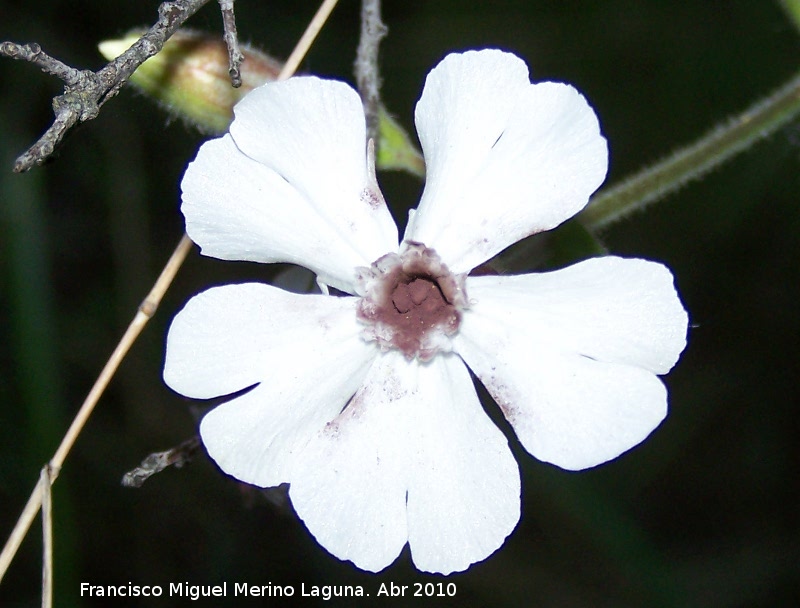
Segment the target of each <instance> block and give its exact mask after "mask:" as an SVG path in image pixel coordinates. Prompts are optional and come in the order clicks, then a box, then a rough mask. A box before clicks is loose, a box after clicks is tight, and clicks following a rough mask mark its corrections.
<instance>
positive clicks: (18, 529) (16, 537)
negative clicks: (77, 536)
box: [0, 0, 338, 595]
mask: <svg viewBox="0 0 800 608" xmlns="http://www.w3.org/2000/svg"><path fill="white" fill-rule="evenodd" d="M204 1H207V0H204ZM337 1H338V0H325V1H324V2H323V3H322V5H321V6H320V8H319V9H318V10H317V12H316V14H315V15H314V17H313V18H312V20H311V23H309V25H308V27H307V28H306V31H305V32H304V34H303V36H302V37H301V38H300V41H299V42H298V43H297V46H296V47H295V49H294V51H293V52H292V54H291V55H290V57H289V60H288V61H287V63H286V65H285V66H284V68H283V70H282V71H281V74H280V75H279V76H278V79H279V80H281V79H284V78H288V77H290V76H291V75H292V74H294V72H295V70H296V69H297V66H298V65H299V64H300V62H301V61H302V58H303V56H305V54H306V52H307V51H308V49H309V48H310V47H311V44H312V43H313V42H314V39H315V38H316V36H317V34H318V33H319V31H320V30H321V29H322V26H323V24H324V23H325V21H326V20H327V18H328V16H329V15H330V13H331V11H332V10H333V8H334V6H336V3H337ZM203 3H204V2H198V5H197V7H198V8H199V6H202V4H203ZM164 6H165V5H164V4H162V7H164ZM134 46H136V45H134ZM123 55H124V54H123ZM118 59H119V58H118ZM112 63H113V62H112ZM59 64H60V65H59ZM56 68H58V69H64V68H66V69H67V70H70V69H71V68H69V67H68V66H64V64H61V63H60V62H57V64H56ZM191 248H192V241H191V239H189V237H188V236H187V235H186V234H184V235H183V236H182V237H181V240H180V242H179V243H178V245H177V247H176V248H175V251H173V253H172V255H171V256H170V259H169V261H168V262H167V264H166V266H165V267H164V269H163V270H162V271H161V274H160V275H159V277H158V279H157V280H156V282H155V284H154V285H153V288H152V289H151V290H150V293H149V294H148V295H147V297H146V298H145V300H144V301H143V302H142V304H141V305H140V306H139V310H138V311H137V312H136V315H135V316H134V318H133V320H132V321H131V323H130V325H129V326H128V329H127V330H126V332H125V334H124V335H123V336H122V338H121V339H120V342H119V344H117V346H116V348H115V349H114V351H113V352H112V353H111V356H110V357H109V359H108V361H107V362H106V364H105V366H104V367H103V370H102V371H101V372H100V375H99V376H98V377H97V380H96V381H95V383H94V386H92V389H91V390H90V391H89V394H88V395H87V396H86V399H85V400H84V402H83V404H82V405H81V408H80V410H78V413H77V414H76V416H75V419H74V420H73V421H72V424H71V425H70V427H69V429H68V430H67V432H66V434H65V435H64V438H63V439H62V440H61V444H60V445H59V446H58V449H57V450H56V453H55V454H54V455H53V458H52V459H51V460H50V462H49V463H48V464H47V465H45V470H46V471H47V475H44V474H43V475H42V476H41V477H40V479H39V481H38V482H37V484H36V486H35V487H34V489H33V492H32V493H31V495H30V497H29V498H28V502H27V503H26V505H25V507H24V508H23V510H22V513H21V514H20V516H19V519H18V520H17V523H16V525H15V526H14V529H13V530H12V531H11V534H10V535H9V537H8V540H7V541H6V544H5V546H4V547H3V551H2V552H0V581H2V580H3V576H4V575H5V573H6V571H7V570H8V567H9V566H10V565H11V561H12V560H13V559H14V556H15V555H16V553H17V550H18V549H19V547H20V545H21V544H22V541H23V539H24V538H25V536H26V534H27V533H28V530H29V529H30V526H31V523H33V520H34V518H35V517H36V514H37V513H38V512H39V510H40V509H41V508H42V504H43V502H45V501H46V500H48V499H49V496H50V487H51V486H52V484H53V483H54V482H55V480H56V478H57V477H58V473H59V472H60V471H61V467H62V465H63V464H64V460H65V459H66V457H67V455H68V454H69V452H70V450H71V449H72V446H73V445H74V443H75V441H76V440H77V438H78V435H79V434H80V433H81V431H82V430H83V427H84V426H85V424H86V422H87V421H88V419H89V417H90V416H91V414H92V411H93V410H94V407H95V405H97V402H98V401H99V399H100V396H101V395H102V394H103V392H104V391H105V389H106V387H107V386H108V384H109V382H110V381H111V379H112V378H113V376H114V374H115V373H116V370H117V368H118V367H119V365H120V363H121V362H122V360H123V359H124V358H125V355H126V354H127V353H128V351H129V350H130V348H131V346H133V343H134V342H135V341H136V339H137V338H138V336H139V334H140V333H141V332H142V330H143V329H144V327H145V325H146V324H147V322H148V321H149V320H150V318H151V317H152V316H153V315H154V314H155V311H156V309H157V308H158V305H159V304H160V303H161V299H162V298H163V297H164V294H165V293H166V291H167V289H168V288H169V286H170V285H171V284H172V281H173V279H174V278H175V275H176V274H177V273H178V270H179V269H180V267H181V265H182V264H183V261H184V260H185V259H186V256H187V255H188V253H189V251H190V250H191ZM47 515H48V516H49V511H48V513H47ZM46 530H47V529H46ZM45 534H48V532H47V531H45ZM48 546H49V545H48ZM45 568H47V571H48V572H50V573H51V572H52V567H48V566H47V565H46V564H45ZM45 593H47V591H46V589H45V588H44V587H43V595H44V594H45Z"/></svg>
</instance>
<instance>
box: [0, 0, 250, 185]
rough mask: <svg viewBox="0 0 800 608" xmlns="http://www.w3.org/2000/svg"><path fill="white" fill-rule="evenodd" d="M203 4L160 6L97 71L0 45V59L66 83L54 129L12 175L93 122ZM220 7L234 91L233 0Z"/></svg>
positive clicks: (184, 1)
mask: <svg viewBox="0 0 800 608" xmlns="http://www.w3.org/2000/svg"><path fill="white" fill-rule="evenodd" d="M207 2H208V0H174V1H172V2H164V3H162V4H161V5H160V6H159V7H158V21H156V23H155V24H154V25H153V26H152V27H151V28H150V29H149V30H147V32H145V33H144V34H143V35H142V37H141V38H139V40H137V41H136V42H135V43H134V44H133V45H132V46H131V47H130V48H129V49H128V50H127V51H125V52H124V53H122V54H121V55H120V56H119V57H117V58H116V59H114V60H113V61H110V62H109V63H108V64H106V65H105V66H104V67H103V68H101V69H100V70H98V71H97V72H93V71H91V70H78V69H76V68H73V67H70V66H68V65H66V64H64V63H62V62H61V61H59V60H58V59H55V58H53V57H51V56H50V55H48V54H47V53H45V52H44V51H43V50H42V49H41V47H40V46H39V45H38V44H35V43H32V44H17V43H14V42H3V43H0V56H6V57H10V58H12V59H18V60H21V61H27V62H30V63H33V64H34V65H36V66H38V67H39V68H40V69H41V70H42V71H44V72H46V73H47V74H50V75H52V76H56V77H57V78H59V79H61V80H62V81H64V93H63V94H62V95H59V96H57V97H55V98H54V99H53V113H54V114H55V119H54V120H53V124H52V125H51V126H50V128H48V129H47V131H45V133H44V135H42V136H41V137H40V138H39V140H38V141H37V142H36V143H35V144H33V146H31V147H30V148H29V149H28V150H27V151H25V152H24V153H23V154H22V155H21V156H20V157H19V158H17V160H16V162H15V163H14V171H15V172H17V173H21V172H24V171H28V170H29V169H32V168H33V167H35V166H38V165H42V164H44V163H45V162H46V161H47V160H48V159H49V158H50V157H51V156H52V155H53V153H54V152H55V150H56V148H57V147H58V145H59V144H60V143H61V141H62V140H63V139H64V136H65V135H66V134H67V133H68V132H69V130H70V129H71V128H72V127H74V126H75V125H77V124H79V123H82V122H85V121H87V120H91V119H92V118H95V117H97V115H98V114H99V112H100V108H101V107H102V105H103V104H104V103H105V102H106V101H108V100H109V99H111V98H112V97H114V95H116V94H117V93H118V92H119V90H120V89H121V88H122V87H123V85H124V84H125V83H126V82H127V81H128V79H129V78H130V76H131V74H133V72H134V71H135V70H136V68H138V67H139V66H140V65H142V63H144V62H145V61H146V60H147V59H149V58H150V57H152V56H153V55H155V54H156V53H158V52H159V51H160V50H161V48H162V47H163V46H164V43H165V42H166V41H167V40H168V39H169V37H170V36H172V34H173V33H175V31H176V30H177V29H178V28H179V27H180V26H181V25H183V23H184V22H185V21H186V20H187V19H188V18H189V17H191V16H192V15H194V14H195V13H196V12H197V11H198V10H199V9H200V8H201V7H202V6H203V5H204V4H206V3H207ZM219 4H220V8H221V10H222V14H223V24H224V28H225V41H226V43H227V44H228V51H229V56H230V63H231V69H230V73H231V79H232V83H233V84H234V86H236V82H237V81H238V82H241V78H240V77H239V63H241V52H240V51H239V46H238V41H237V37H236V23H235V20H234V14H233V0H219Z"/></svg>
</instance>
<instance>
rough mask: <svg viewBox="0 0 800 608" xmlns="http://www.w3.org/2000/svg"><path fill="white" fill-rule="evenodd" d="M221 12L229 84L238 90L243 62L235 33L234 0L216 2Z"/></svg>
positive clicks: (240, 83)
mask: <svg viewBox="0 0 800 608" xmlns="http://www.w3.org/2000/svg"><path fill="white" fill-rule="evenodd" d="M218 1H219V8H220V10H221V11H222V27H223V31H224V33H225V44H226V45H227V47H228V66H229V68H228V74H230V77H231V84H232V85H233V86H234V87H236V88H238V87H240V86H242V75H241V73H240V71H239V66H241V65H242V61H244V55H243V54H242V51H241V50H240V49H239V37H238V34H237V32H236V16H235V15H234V13H233V2H234V0H218Z"/></svg>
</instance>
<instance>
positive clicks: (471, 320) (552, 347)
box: [454, 257, 687, 470]
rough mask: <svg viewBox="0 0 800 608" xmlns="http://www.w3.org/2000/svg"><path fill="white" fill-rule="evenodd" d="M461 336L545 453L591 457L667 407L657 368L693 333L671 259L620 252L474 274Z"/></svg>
mask: <svg viewBox="0 0 800 608" xmlns="http://www.w3.org/2000/svg"><path fill="white" fill-rule="evenodd" d="M467 293H468V294H469V296H470V300H471V304H472V305H471V308H470V309H469V310H468V311H466V312H465V314H464V318H463V321H462V325H461V328H460V333H459V335H458V336H456V338H455V339H454V348H455V350H456V352H458V353H459V354H460V355H461V356H462V357H463V358H464V360H465V361H466V362H467V364H468V365H469V366H470V368H471V369H472V371H473V372H475V374H476V375H477V376H478V377H479V378H480V379H481V382H483V384H484V386H486V388H487V390H488V391H489V392H490V393H491V395H492V397H494V399H495V401H497V403H498V405H500V407H501V409H502V410H503V412H504V414H505V415H506V418H507V419H508V420H509V422H510V423H511V424H512V426H513V427H514V430H515V431H516V433H517V436H518V437H519V439H520V441H521V442H522V444H523V445H524V446H525V448H526V449H527V450H528V451H529V452H530V453H531V454H533V455H534V456H536V457H537V458H539V459H540V460H544V461H546V462H551V463H553V464H556V465H558V466H560V467H562V468H565V469H572V470H577V469H584V468H588V467H592V466H596V465H598V464H600V463H602V462H605V461H607V460H610V459H612V458H615V457H616V456H618V455H619V454H621V453H622V452H625V451H626V450H628V449H630V448H631V447H633V446H635V445H636V444H638V443H640V442H641V441H642V440H644V438H645V437H647V435H649V434H650V432H651V431H652V430H653V429H654V428H655V427H656V426H658V424H659V423H660V422H661V420H663V418H664V417H665V416H666V412H667V394H666V390H665V388H664V386H663V384H662V382H661V381H660V380H659V379H658V377H657V376H656V374H663V373H666V372H667V371H669V369H670V368H671V367H672V366H673V365H674V364H675V362H676V361H677V359H678V356H679V355H680V353H681V351H682V350H683V348H684V347H685V344H686V328H687V315H686V312H685V311H684V309H683V306H682V305H681V302H680V300H679V298H678V295H677V293H676V291H675V288H674V286H673V279H672V275H671V274H670V272H669V270H667V269H666V268H665V267H663V266H662V265H660V264H656V263H653V262H647V261H644V260H626V259H621V258H615V257H608V258H597V259H591V260H586V261H584V262H581V263H579V264H576V265H574V266H571V267H569V268H566V269H564V270H559V271H556V272H551V273H546V274H531V275H522V276H514V277H491V276H488V277H470V278H468V280H467Z"/></svg>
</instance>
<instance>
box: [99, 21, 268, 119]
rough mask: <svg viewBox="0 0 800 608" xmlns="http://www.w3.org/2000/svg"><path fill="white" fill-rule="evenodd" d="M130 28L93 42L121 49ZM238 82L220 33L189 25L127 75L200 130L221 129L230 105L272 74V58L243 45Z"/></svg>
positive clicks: (106, 51)
mask: <svg viewBox="0 0 800 608" xmlns="http://www.w3.org/2000/svg"><path fill="white" fill-rule="evenodd" d="M141 34H142V32H137V31H133V32H131V33H129V34H128V35H127V36H125V37H124V38H121V39H119V40H106V41H104V42H101V43H100V44H99V45H98V47H99V49H100V53H102V55H103V56H104V57H105V58H106V59H108V60H111V59H114V58H115V57H117V56H118V55H120V54H122V53H123V52H124V51H126V50H127V49H128V48H129V47H130V46H131V45H132V44H133V43H134V42H136V41H137V40H138V39H139V37H140V36H141ZM242 53H243V54H244V57H245V59H244V61H243V62H242V65H241V75H242V86H240V87H238V88H233V87H232V86H231V79H230V76H229V75H228V68H229V66H228V49H227V47H226V46H225V43H224V41H223V40H222V39H221V38H214V37H211V36H209V35H207V34H205V33H202V32H197V31H192V30H178V31H177V32H175V33H174V34H173V35H172V37H171V38H170V39H169V40H167V42H166V43H165V44H164V48H163V49H161V52H159V53H158V54H157V55H155V56H153V57H151V58H150V59H148V60H147V61H145V62H144V63H143V64H142V65H141V66H140V67H139V69H137V70H136V71H135V72H134V73H133V75H132V76H131V82H132V83H133V84H134V85H135V86H137V87H138V88H139V89H141V90H142V91H143V92H145V93H147V94H148V95H150V96H152V97H153V98H154V99H156V100H157V101H158V102H159V103H161V104H162V105H164V106H165V107H166V108H167V109H168V110H169V111H170V112H171V113H173V114H176V115H178V116H180V117H181V118H183V119H184V120H186V121H187V122H189V123H190V124H192V125H193V126H195V127H196V128H197V129H199V130H201V131H203V132H205V133H223V132H224V131H225V130H226V129H227V128H228V126H229V125H230V123H231V120H233V106H234V105H236V102H238V101H239V100H240V99H241V98H242V97H244V96H245V95H246V94H247V93H249V92H250V91H251V90H253V89H254V88H255V87H257V86H259V85H262V84H264V83H265V82H267V81H270V80H275V79H276V78H277V77H278V74H279V73H280V70H281V67H282V65H281V63H280V62H278V61H277V60H275V59H273V58H271V57H269V56H268V55H265V54H264V53H261V52H259V51H256V50H255V49H252V48H248V47H246V46H243V48H242Z"/></svg>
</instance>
